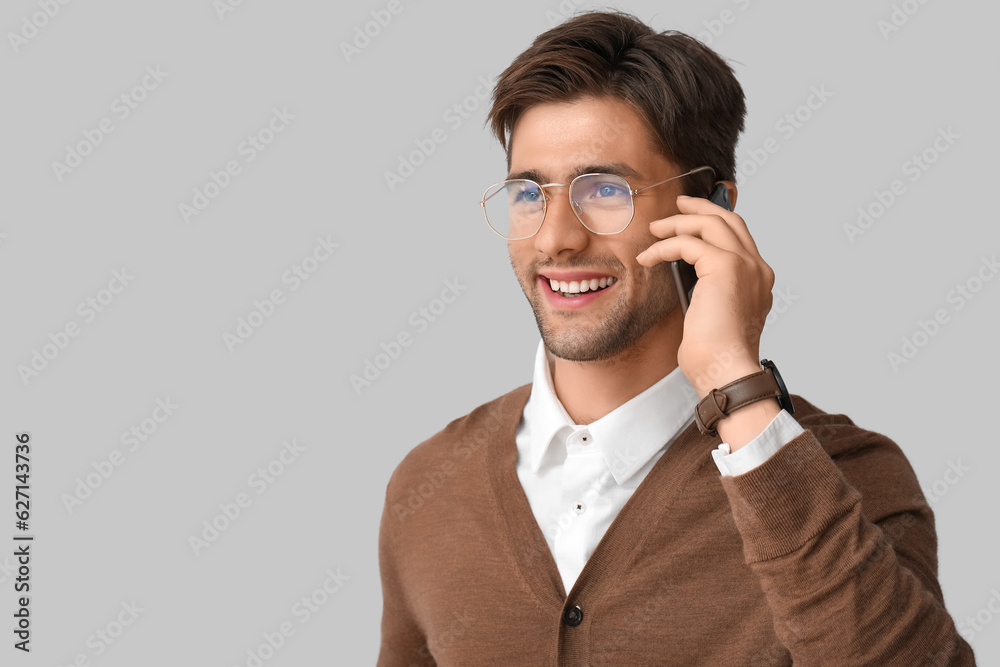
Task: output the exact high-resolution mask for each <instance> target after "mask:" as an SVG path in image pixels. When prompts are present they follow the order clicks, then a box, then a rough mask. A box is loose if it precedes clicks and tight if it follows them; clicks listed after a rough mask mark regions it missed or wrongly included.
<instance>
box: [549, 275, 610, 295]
mask: <svg viewBox="0 0 1000 667" xmlns="http://www.w3.org/2000/svg"><path fill="white" fill-rule="evenodd" d="M617 280H618V279H617V278H614V277H612V276H605V277H604V278H601V279H597V278H591V279H590V280H579V281H578V280H571V281H570V282H568V283H567V282H566V281H563V280H555V279H553V278H549V287H551V288H552V291H553V292H562V293H563V294H582V293H583V292H588V291H590V292H594V291H597V290H599V289H603V288H605V287H609V286H610V285H613V284H614V283H615V282H616V281H617Z"/></svg>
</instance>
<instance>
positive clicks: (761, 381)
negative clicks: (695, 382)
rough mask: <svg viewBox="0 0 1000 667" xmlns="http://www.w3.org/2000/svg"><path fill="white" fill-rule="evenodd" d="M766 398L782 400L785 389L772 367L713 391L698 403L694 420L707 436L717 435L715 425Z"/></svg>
mask: <svg viewBox="0 0 1000 667" xmlns="http://www.w3.org/2000/svg"><path fill="white" fill-rule="evenodd" d="M765 398H776V399H779V401H780V398H781V388H780V387H779V386H778V381H777V380H776V379H775V377H774V373H772V372H771V369H770V368H765V369H764V370H762V371H759V372H757V373H753V374H751V375H747V376H746V377H741V378H740V379H738V380H734V381H733V382H730V383H729V384H727V385H725V386H724V387H720V388H719V389H713V390H712V391H710V392H708V394H707V395H706V396H705V398H703V399H702V400H701V402H700V403H698V407H697V408H695V411H694V418H695V421H696V422H697V423H698V430H700V431H701V432H702V433H704V434H705V435H712V436H714V435H717V432H716V430H715V425H716V423H718V421H719V420H720V419H722V418H723V417H725V416H726V415H729V414H730V413H732V412H733V411H735V410H738V409H740V408H742V407H743V406H744V405H749V404H751V403H755V402H757V401H762V400H764V399H765Z"/></svg>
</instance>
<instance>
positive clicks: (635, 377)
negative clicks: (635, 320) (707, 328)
mask: <svg viewBox="0 0 1000 667" xmlns="http://www.w3.org/2000/svg"><path fill="white" fill-rule="evenodd" d="M683 328H684V320H683V315H682V313H681V312H680V309H679V308H678V309H676V310H674V311H673V312H671V313H670V315H668V316H667V318H666V319H664V320H663V322H661V323H660V324H658V325H656V326H654V327H652V328H651V329H649V331H647V332H646V333H645V334H643V335H642V337H641V338H640V339H639V340H638V341H636V343H635V344H634V345H632V346H631V347H630V348H628V349H627V350H625V351H624V352H622V353H621V354H620V355H618V356H616V357H614V358H612V359H606V360H601V361H568V360H566V359H560V358H558V357H555V358H553V357H552V356H550V357H549V371H550V372H551V374H552V385H553V389H554V390H555V393H556V397H558V399H559V401H560V403H562V405H563V407H564V408H565V409H566V412H567V413H568V414H569V416H570V418H571V419H572V420H573V421H574V422H575V423H577V424H589V423H591V422H593V421H596V420H598V419H600V418H601V417H603V416H604V415H606V414H608V413H609V412H611V411H613V410H615V409H616V408H617V407H618V406H620V405H623V404H624V403H627V402H628V401H630V400H631V399H633V398H635V397H636V396H638V395H639V394H641V393H642V392H644V391H646V390H647V389H649V388H650V387H652V386H653V385H654V384H656V383H657V382H659V381H660V380H661V379H663V378H664V377H666V376H667V375H668V374H669V373H670V372H671V371H673V370H674V369H675V368H677V350H678V349H679V348H680V344H681V338H682V336H683Z"/></svg>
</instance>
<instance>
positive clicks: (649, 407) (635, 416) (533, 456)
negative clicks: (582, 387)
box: [524, 341, 698, 484]
mask: <svg viewBox="0 0 1000 667" xmlns="http://www.w3.org/2000/svg"><path fill="white" fill-rule="evenodd" d="M697 404H698V392H697V391H695V389H694V387H693V386H691V383H690V382H689V381H688V379H687V376H685V375H684V373H683V372H682V371H681V369H680V367H679V366H678V367H677V368H675V369H674V370H673V371H671V372H670V373H668V374H667V375H665V376H664V377H663V378H661V379H660V380H659V381H658V382H656V384H654V385H653V386H651V387H649V388H648V389H646V390H645V391H644V392H642V393H641V394H639V395H638V396H636V397H634V398H632V399H631V400H629V401H627V402H626V403H624V404H622V405H620V406H618V407H617V408H615V409H614V410H612V411H611V412H609V413H608V414H606V415H604V416H603V417H601V418H600V419H598V420H597V421H594V422H591V423H590V424H588V425H587V426H586V428H587V429H588V430H589V431H590V432H591V433H592V434H593V436H594V446H595V447H596V448H598V449H599V450H600V451H601V453H602V455H603V456H604V462H605V463H606V464H607V466H608V468H609V469H610V470H611V474H612V475H613V476H614V478H615V481H616V482H617V483H618V484H623V483H624V482H627V481H628V480H629V479H631V478H632V476H634V475H635V474H636V473H637V472H638V471H639V470H640V469H642V467H643V466H645V465H646V464H647V463H648V462H649V460H650V459H651V458H652V457H653V455H654V454H656V452H658V451H659V450H660V449H662V448H663V447H665V446H667V445H669V443H670V442H671V441H673V439H674V438H676V437H677V435H679V434H680V433H681V431H682V430H683V429H684V428H685V427H686V426H687V425H688V424H690V423H691V422H692V421H693V420H694V410H695V406H696V405H697ZM524 419H525V421H526V422H527V423H526V426H527V427H528V430H529V434H530V445H529V446H530V454H529V455H530V463H531V470H532V471H533V472H535V473H537V472H538V471H539V470H540V469H541V467H542V463H543V461H544V460H545V455H546V453H547V452H548V450H549V449H550V447H551V446H552V443H553V442H561V443H564V442H565V438H566V437H567V436H568V435H569V434H571V433H573V431H575V430H578V429H581V428H584V427H583V426H580V425H577V424H574V423H573V420H572V419H571V418H570V416H569V414H568V413H567V412H566V409H565V408H564V407H563V405H562V403H561V402H560V401H559V398H558V397H557V396H556V394H555V390H554V389H553V387H552V374H551V372H550V371H549V355H548V351H547V350H546V349H545V344H544V342H541V341H539V343H538V351H537V352H536V354H535V370H534V378H533V382H532V385H531V395H530V396H529V398H528V402H527V404H526V405H525V407H524Z"/></svg>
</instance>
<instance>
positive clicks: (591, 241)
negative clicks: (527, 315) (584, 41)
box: [508, 97, 682, 361]
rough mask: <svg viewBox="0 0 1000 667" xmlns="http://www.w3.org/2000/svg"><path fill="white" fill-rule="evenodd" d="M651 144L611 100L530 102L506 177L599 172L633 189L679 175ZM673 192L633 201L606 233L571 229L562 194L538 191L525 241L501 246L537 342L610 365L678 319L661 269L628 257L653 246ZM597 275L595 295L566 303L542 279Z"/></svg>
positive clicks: (573, 222)
mask: <svg viewBox="0 0 1000 667" xmlns="http://www.w3.org/2000/svg"><path fill="white" fill-rule="evenodd" d="M652 145H653V144H652V140H651V136H650V133H649V131H648V130H647V129H646V127H645V126H644V125H643V123H642V120H641V119H640V117H639V115H638V114H636V112H634V111H633V110H632V109H631V108H629V107H628V106H626V105H625V104H623V103H621V102H619V101H617V100H615V99H612V98H606V97H602V98H585V99H581V100H578V101H575V102H570V103H544V104H538V105H536V106H533V107H530V108H529V109H528V110H527V111H525V112H524V113H523V114H522V115H521V117H520V118H519V119H518V121H517V124H516V125H515V127H514V130H513V133H512V135H511V166H510V175H509V176H508V178H530V179H532V180H535V181H537V182H538V183H540V184H542V185H544V184H546V183H566V184H569V182H570V181H572V180H573V178H574V177H576V176H578V175H580V174H584V173H593V172H607V173H612V174H617V175H619V176H622V177H624V178H625V179H626V180H627V181H628V183H629V185H630V186H631V187H632V189H636V188H641V187H644V186H646V185H651V184H653V183H656V182H657V181H661V180H663V179H665V178H669V177H671V176H676V175H677V174H679V173H680V171H679V170H678V168H677V167H676V166H675V165H673V164H672V163H671V162H670V161H668V160H667V159H666V158H664V157H663V156H661V155H660V154H658V153H657V152H656V151H655V150H654V149H653V148H652ZM681 187H682V184H681V182H680V180H677V181H673V182H670V183H665V184H663V185H659V186H657V187H655V188H652V189H650V190H647V191H645V192H642V193H640V194H638V195H635V197H634V200H635V214H634V216H633V217H632V222H631V223H630V224H629V226H628V228H627V229H625V231H623V232H621V233H620V234H611V235H598V234H594V233H593V232H591V231H589V230H588V229H586V228H585V227H584V226H583V225H582V224H580V221H579V219H577V217H576V215H575V214H574V213H573V210H572V208H571V206H570V203H569V198H568V196H567V188H563V187H550V188H546V189H545V190H546V193H547V195H548V196H549V198H550V199H549V201H548V204H547V210H546V213H545V221H544V222H543V224H542V227H541V229H539V230H538V233H537V234H535V236H532V237H531V238H528V239H523V240H520V241H509V242H508V250H509V252H510V261H511V266H512V267H513V268H514V273H515V274H516V275H517V279H518V281H519V282H520V283H521V288H522V289H523V290H524V294H525V296H526V297H527V298H528V301H529V302H530V303H531V307H532V309H533V310H534V312H535V319H536V320H537V321H538V329H539V331H540V332H541V335H542V340H543V342H544V343H545V346H546V347H547V348H548V349H549V350H550V351H551V352H552V353H553V354H554V355H555V356H557V357H561V358H563V359H569V360H572V361H595V360H602V359H612V358H614V357H617V356H619V355H621V354H622V353H623V352H624V351H626V350H628V349H629V348H632V347H633V346H635V345H636V344H643V343H644V342H652V341H651V339H652V338H655V337H656V332H657V331H658V330H661V329H663V328H665V327H667V326H668V317H669V318H671V319H672V318H676V317H680V310H679V308H678V301H677V292H676V289H675V287H674V284H673V278H672V274H671V271H670V266H669V264H668V263H665V262H661V263H659V264H657V265H656V266H653V267H652V268H647V267H644V266H641V265H640V264H639V263H638V262H636V261H635V256H636V255H637V254H639V253H640V252H641V251H642V250H644V249H645V248H647V247H649V246H650V245H651V244H652V243H653V242H655V241H658V240H659V239H658V238H657V237H655V236H653V235H652V234H651V233H650V232H649V223H650V222H651V221H653V220H658V219H660V218H665V217H667V216H669V215H672V214H675V213H677V212H678V211H677V208H676V205H675V202H676V197H677V195H678V194H680V193H681ZM602 278H612V279H614V282H612V283H611V284H610V285H609V286H608V287H606V288H604V289H600V282H599V283H598V290H597V291H593V290H589V289H588V290H587V291H586V292H583V293H582V294H581V295H579V296H571V297H565V296H561V295H560V294H558V293H556V292H555V291H553V289H552V287H551V282H550V281H551V280H553V279H555V280H558V281H561V282H566V283H567V284H569V283H571V282H574V281H576V282H577V283H580V282H581V281H583V280H587V281H591V280H593V279H597V280H598V281H600V280H601V279H602ZM591 284H593V283H591ZM644 336H646V338H647V340H646V341H643V337H644Z"/></svg>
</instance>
